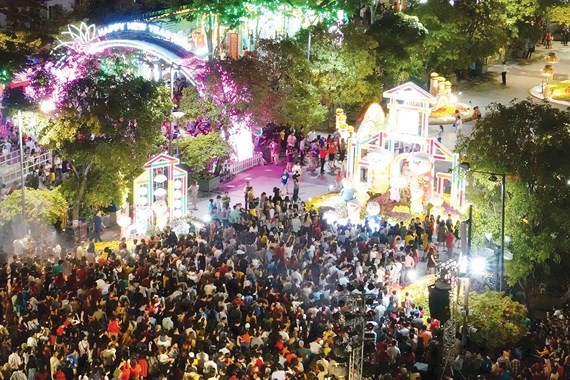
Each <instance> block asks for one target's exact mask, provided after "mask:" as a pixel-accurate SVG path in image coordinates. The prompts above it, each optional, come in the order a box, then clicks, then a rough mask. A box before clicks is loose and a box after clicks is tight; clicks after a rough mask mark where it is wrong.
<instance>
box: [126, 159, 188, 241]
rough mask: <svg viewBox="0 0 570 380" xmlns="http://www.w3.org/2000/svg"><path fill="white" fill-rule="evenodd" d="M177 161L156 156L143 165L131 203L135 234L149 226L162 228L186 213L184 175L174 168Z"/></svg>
mask: <svg viewBox="0 0 570 380" xmlns="http://www.w3.org/2000/svg"><path fill="white" fill-rule="evenodd" d="M179 164H180V160H179V159H178V158H175V157H171V156H168V155H166V154H159V155H157V156H155V157H153V158H152V159H150V160H149V161H148V162H147V163H146V164H145V165H144V168H145V171H144V172H143V173H142V174H141V175H140V176H138V177H137V178H136V179H135V181H134V186H133V187H134V188H133V203H134V205H135V224H136V230H137V233H139V234H144V233H146V231H147V229H148V227H149V226H156V227H158V228H161V229H162V228H164V227H165V226H166V225H167V223H172V222H173V221H174V220H176V219H180V218H183V217H184V216H186V213H187V189H188V173H186V171H185V170H184V169H181V168H180V167H178V165H179Z"/></svg>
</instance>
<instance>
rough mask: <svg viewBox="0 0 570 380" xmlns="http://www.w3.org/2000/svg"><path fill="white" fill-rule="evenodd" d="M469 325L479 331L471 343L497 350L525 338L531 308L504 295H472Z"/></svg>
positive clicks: (470, 298) (472, 293)
mask: <svg viewBox="0 0 570 380" xmlns="http://www.w3.org/2000/svg"><path fill="white" fill-rule="evenodd" d="M469 309H470V310H471V311H472V315H471V316H470V317H469V323H470V324H471V325H473V327H475V328H476V329H477V331H476V332H474V333H473V334H470V335H471V340H472V341H474V342H475V343H478V344H484V345H485V347H486V348H487V349H490V350H495V349H499V348H502V347H505V346H512V345H514V344H516V343H518V341H519V340H520V339H521V338H522V337H523V336H525V334H526V332H527V327H526V325H525V318H526V317H527V313H528V312H527V309H526V308H525V307H524V305H522V304H520V303H518V302H516V301H513V300H512V299H511V298H510V297H509V296H506V295H505V294H504V293H501V292H493V291H490V290H487V291H485V292H484V293H475V292H471V293H469Z"/></svg>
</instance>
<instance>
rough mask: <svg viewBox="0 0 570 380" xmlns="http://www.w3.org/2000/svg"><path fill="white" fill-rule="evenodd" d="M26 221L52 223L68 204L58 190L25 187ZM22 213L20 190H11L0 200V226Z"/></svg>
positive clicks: (61, 215) (63, 213) (59, 216)
mask: <svg viewBox="0 0 570 380" xmlns="http://www.w3.org/2000/svg"><path fill="white" fill-rule="evenodd" d="M25 192H26V194H25V195H26V221H27V222H29V223H36V224H54V223H55V222H56V221H57V220H58V219H60V218H62V217H63V215H65V213H66V212H67V208H68V207H69V205H68V204H67V201H66V200H65V198H64V197H63V196H62V195H61V193H59V192H58V191H51V190H47V189H40V190H35V189H29V188H26V190H25ZM21 215H22V190H16V191H14V192H12V193H11V194H10V195H8V197H7V198H6V199H5V200H3V201H2V202H0V226H4V225H5V224H6V223H9V222H12V221H14V220H15V219H16V218H18V217H19V216H21Z"/></svg>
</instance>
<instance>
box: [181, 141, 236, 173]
mask: <svg viewBox="0 0 570 380" xmlns="http://www.w3.org/2000/svg"><path fill="white" fill-rule="evenodd" d="M229 152H230V150H229V146H228V143H227V142H226V140H225V139H224V138H223V137H222V136H221V134H220V133H215V132H212V133H208V134H207V135H204V134H201V135H197V136H196V137H189V138H187V139H183V140H182V141H180V153H181V155H182V163H183V164H186V165H188V166H189V167H190V169H191V170H192V172H194V173H203V172H204V171H205V170H207V169H208V165H209V164H210V162H211V161H212V160H213V159H220V160H223V159H224V158H226V157H228V155H229Z"/></svg>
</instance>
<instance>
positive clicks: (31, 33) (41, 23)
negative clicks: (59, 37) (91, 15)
mask: <svg viewBox="0 0 570 380" xmlns="http://www.w3.org/2000/svg"><path fill="white" fill-rule="evenodd" d="M45 10H46V9H45V4H44V3H43V2H41V1H37V0H4V1H1V2H0V14H1V15H3V16H4V17H5V23H6V27H4V28H0V70H3V69H7V70H10V71H11V72H17V71H18V70H20V69H21V68H22V67H23V66H24V65H26V64H27V62H26V61H27V59H28V57H29V56H31V55H33V56H37V55H38V50H39V49H40V47H42V46H45V45H46V44H49V43H51V42H53V36H54V35H55V34H56V33H58V31H59V27H60V26H62V25H64V24H65V23H66V21H67V15H66V14H65V12H63V11H61V12H56V13H54V14H52V15H51V16H52V17H51V18H50V19H49V20H48V18H47V17H46V12H45Z"/></svg>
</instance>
